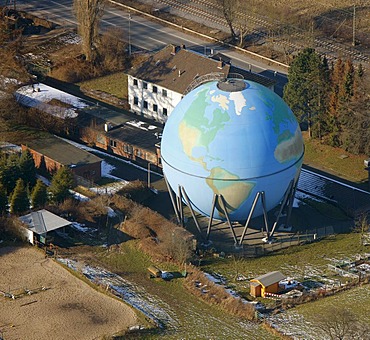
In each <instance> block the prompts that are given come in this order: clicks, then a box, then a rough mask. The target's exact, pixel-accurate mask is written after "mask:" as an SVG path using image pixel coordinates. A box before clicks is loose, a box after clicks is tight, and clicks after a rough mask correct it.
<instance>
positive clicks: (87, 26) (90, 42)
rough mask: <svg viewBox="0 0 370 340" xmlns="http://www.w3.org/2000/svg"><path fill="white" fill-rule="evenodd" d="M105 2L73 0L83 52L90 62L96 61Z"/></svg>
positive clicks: (100, 0) (101, 0) (102, 0)
mask: <svg viewBox="0 0 370 340" xmlns="http://www.w3.org/2000/svg"><path fill="white" fill-rule="evenodd" d="M105 4H106V0H73V9H74V12H75V15H76V19H77V22H78V33H79V35H80V36H81V39H82V47H83V52H84V54H85V57H86V60H87V61H90V62H94V61H95V58H96V56H97V44H98V39H99V31H98V30H99V22H100V19H101V17H102V16H103V14H104V7H105Z"/></svg>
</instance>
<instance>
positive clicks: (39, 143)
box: [24, 136, 102, 167]
mask: <svg viewBox="0 0 370 340" xmlns="http://www.w3.org/2000/svg"><path fill="white" fill-rule="evenodd" d="M24 145H25V146H27V147H28V148H30V149H32V150H35V151H36V152H38V153H41V154H43V155H45V156H47V157H49V158H51V159H53V160H55V161H57V162H59V163H61V164H63V165H65V166H69V167H71V166H73V167H78V166H81V165H86V164H93V163H98V162H101V161H102V159H101V158H99V157H97V156H95V155H93V154H92V153H89V152H87V151H85V150H82V149H79V148H77V147H76V146H74V145H72V144H70V143H68V142H66V141H64V140H63V139H61V138H58V137H55V136H50V137H46V138H40V139H35V140H32V141H28V142H27V143H26V144H24Z"/></svg>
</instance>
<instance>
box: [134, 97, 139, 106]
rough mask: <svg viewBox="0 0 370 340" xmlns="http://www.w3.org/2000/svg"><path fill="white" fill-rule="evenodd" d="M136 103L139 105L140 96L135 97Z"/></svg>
mask: <svg viewBox="0 0 370 340" xmlns="http://www.w3.org/2000/svg"><path fill="white" fill-rule="evenodd" d="M134 105H139V98H138V97H134Z"/></svg>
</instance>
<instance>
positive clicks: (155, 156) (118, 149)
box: [106, 138, 160, 166]
mask: <svg viewBox="0 0 370 340" xmlns="http://www.w3.org/2000/svg"><path fill="white" fill-rule="evenodd" d="M108 140H109V144H108V145H109V146H108V147H107V149H106V150H108V151H110V152H111V153H113V154H116V155H119V156H122V157H125V158H128V159H132V160H134V161H138V162H140V161H144V162H148V163H151V164H153V165H155V166H160V153H159V148H158V149H157V152H150V151H147V150H144V149H141V148H139V147H137V146H135V145H132V144H129V143H127V142H125V141H121V140H118V139H109V138H108Z"/></svg>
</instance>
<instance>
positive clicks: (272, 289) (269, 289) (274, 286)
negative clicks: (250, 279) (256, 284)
mask: <svg viewBox="0 0 370 340" xmlns="http://www.w3.org/2000/svg"><path fill="white" fill-rule="evenodd" d="M278 292H279V282H276V283H273V284H272V285H270V286H267V287H263V286H262V290H261V295H262V296H263V297H265V293H278Z"/></svg>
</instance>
